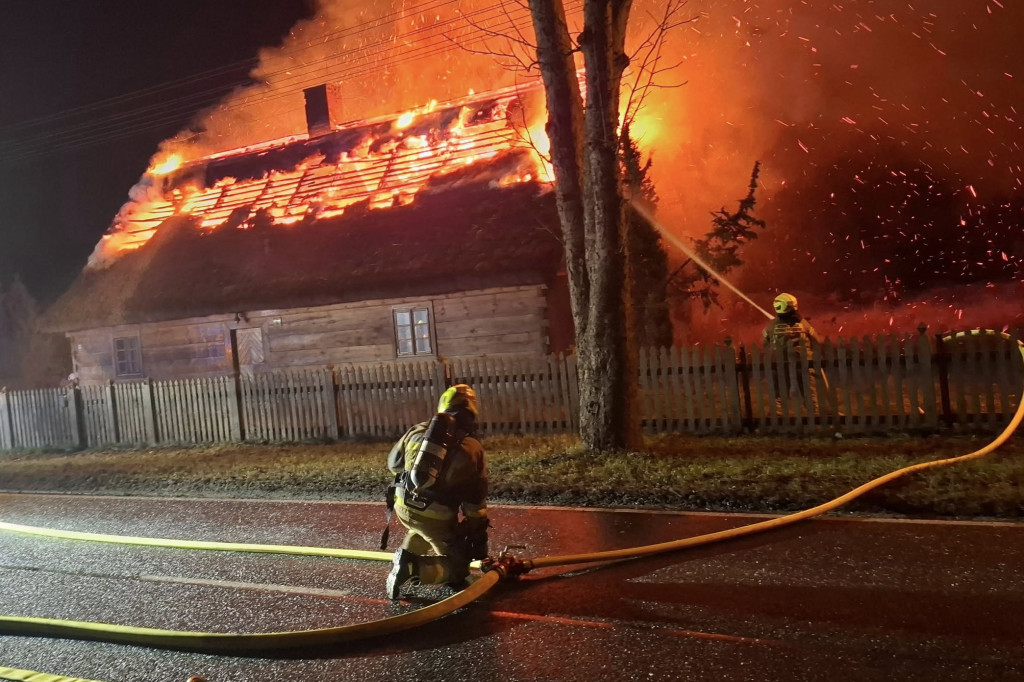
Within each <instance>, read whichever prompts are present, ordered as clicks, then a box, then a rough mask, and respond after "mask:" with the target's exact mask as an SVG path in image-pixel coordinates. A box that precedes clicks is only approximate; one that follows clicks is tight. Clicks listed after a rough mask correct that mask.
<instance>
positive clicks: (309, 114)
mask: <svg viewBox="0 0 1024 682" xmlns="http://www.w3.org/2000/svg"><path fill="white" fill-rule="evenodd" d="M302 94H303V95H305V97H306V130H308V131H309V136H310V137H319V136H320V135H325V134H327V133H330V132H332V131H334V130H336V129H337V127H338V124H339V123H341V122H342V121H341V86H340V85H337V84H335V83H323V84H322V85H314V86H313V87H311V88H306V89H305V90H303V91H302Z"/></svg>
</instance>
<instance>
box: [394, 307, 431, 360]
mask: <svg viewBox="0 0 1024 682" xmlns="http://www.w3.org/2000/svg"><path fill="white" fill-rule="evenodd" d="M394 315H395V351H396V354H397V355H398V356H399V357H403V356H407V355H433V353H434V346H433V343H432V342H431V336H432V335H431V329H430V324H431V323H430V308H426V307H423V308H404V309H398V310H395V311H394Z"/></svg>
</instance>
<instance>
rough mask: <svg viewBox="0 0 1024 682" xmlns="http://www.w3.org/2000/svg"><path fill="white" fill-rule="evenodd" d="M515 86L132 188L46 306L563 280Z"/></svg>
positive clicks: (184, 308)
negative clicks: (78, 270)
mask: <svg viewBox="0 0 1024 682" xmlns="http://www.w3.org/2000/svg"><path fill="white" fill-rule="evenodd" d="M525 101H527V100H526V99H524V98H522V97H520V93H516V92H505V93H503V94H500V96H499V95H495V94H493V93H492V94H491V95H490V96H487V97H480V98H477V99H476V100H474V101H464V102H460V103H458V104H456V105H452V106H449V107H447V108H442V109H439V110H436V111H431V112H429V113H427V114H424V115H422V116H420V117H419V118H418V119H417V120H416V122H415V123H414V124H411V125H408V126H405V125H399V124H398V121H399V120H400V119H399V118H393V119H381V120H378V121H372V122H363V123H360V124H358V125H351V126H348V127H342V128H340V129H338V130H336V131H335V132H331V133H328V134H326V135H322V136H320V137H315V138H302V137H300V138H299V139H295V140H288V141H282V142H279V143H268V144H267V145H261V146H259V147H257V148H254V149H246V150H239V151H238V152H235V153H231V154H226V155H218V156H216V157H211V158H208V159H202V160H200V161H198V162H193V163H191V164H189V165H187V166H185V167H183V168H181V169H179V170H177V171H175V172H173V173H171V174H169V175H166V176H149V175H147V176H145V177H144V179H143V181H142V182H140V184H139V185H137V186H136V187H135V188H133V192H132V194H133V201H132V202H130V203H129V204H126V206H125V207H124V208H123V209H122V211H121V212H120V213H119V214H118V217H117V218H116V219H115V221H114V224H113V225H112V227H111V229H110V230H108V232H107V234H106V235H104V238H103V239H102V240H101V241H100V243H99V245H98V246H97V249H96V252H95V253H94V254H93V257H92V258H91V259H90V263H89V265H88V266H87V267H86V268H85V270H83V272H82V274H81V275H80V276H79V277H78V279H77V280H76V281H75V282H74V283H73V284H72V286H71V288H70V289H69V291H68V292H67V293H66V294H65V295H64V296H63V297H61V299H59V300H58V301H57V302H56V303H55V304H54V305H53V306H52V307H51V309H50V310H49V311H47V313H46V315H45V317H44V324H45V325H46V326H47V327H49V328H51V329H54V330H64V331H71V330H77V329H88V328H96V327H108V326H116V325H122V324H135V323H139V322H155V321H162V320H172V319H180V318H186V317H200V316H205V315H214V314H225V313H226V314H230V313H234V312H243V311H251V310H274V309H284V308H290V307H304V306H315V305H326V304H330V303H340V302H348V301H358V300H368V299H379V298H397V297H405V296H430V295H438V294H443V293H451V292H455V291H460V290H467V289H479V288H485V287H493V286H509V285H518V284H532V283H543V282H550V281H551V279H552V278H553V277H554V274H555V272H556V271H557V270H558V269H559V265H560V263H561V258H562V249H561V243H560V241H559V239H558V237H557V235H558V234H559V230H558V227H557V225H558V223H557V216H556V212H555V206H554V197H553V195H552V193H551V192H550V191H549V188H548V186H547V185H546V184H544V183H538V182H536V181H535V180H533V178H535V177H536V173H537V170H538V163H537V158H536V155H535V154H533V153H532V151H531V150H530V149H529V147H528V145H524V143H523V136H522V132H523V126H522V125H521V122H522V120H523V119H524V117H523V108H524V106H525V104H524V102H525Z"/></svg>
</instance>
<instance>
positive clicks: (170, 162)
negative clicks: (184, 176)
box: [146, 154, 182, 176]
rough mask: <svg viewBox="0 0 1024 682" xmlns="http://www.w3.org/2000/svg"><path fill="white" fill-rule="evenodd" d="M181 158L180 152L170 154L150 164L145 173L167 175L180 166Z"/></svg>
mask: <svg viewBox="0 0 1024 682" xmlns="http://www.w3.org/2000/svg"><path fill="white" fill-rule="evenodd" d="M181 164H182V158H181V155H180V154H171V155H169V156H168V157H166V158H165V159H164V160H163V161H160V162H154V163H153V164H152V165H150V167H149V170H147V171H146V174H147V175H156V176H158V175H167V174H168V173H173V172H174V171H176V170H178V169H179V168H181Z"/></svg>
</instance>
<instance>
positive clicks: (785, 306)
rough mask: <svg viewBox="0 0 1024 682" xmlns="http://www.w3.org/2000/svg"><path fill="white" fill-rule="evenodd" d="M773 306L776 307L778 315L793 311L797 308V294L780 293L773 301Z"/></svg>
mask: <svg viewBox="0 0 1024 682" xmlns="http://www.w3.org/2000/svg"><path fill="white" fill-rule="evenodd" d="M772 307H773V308H775V314H776V315H782V314H783V313H789V312H792V311H794V310H796V296H794V295H793V294H779V295H778V296H776V297H775V300H774V301H773V302H772Z"/></svg>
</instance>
